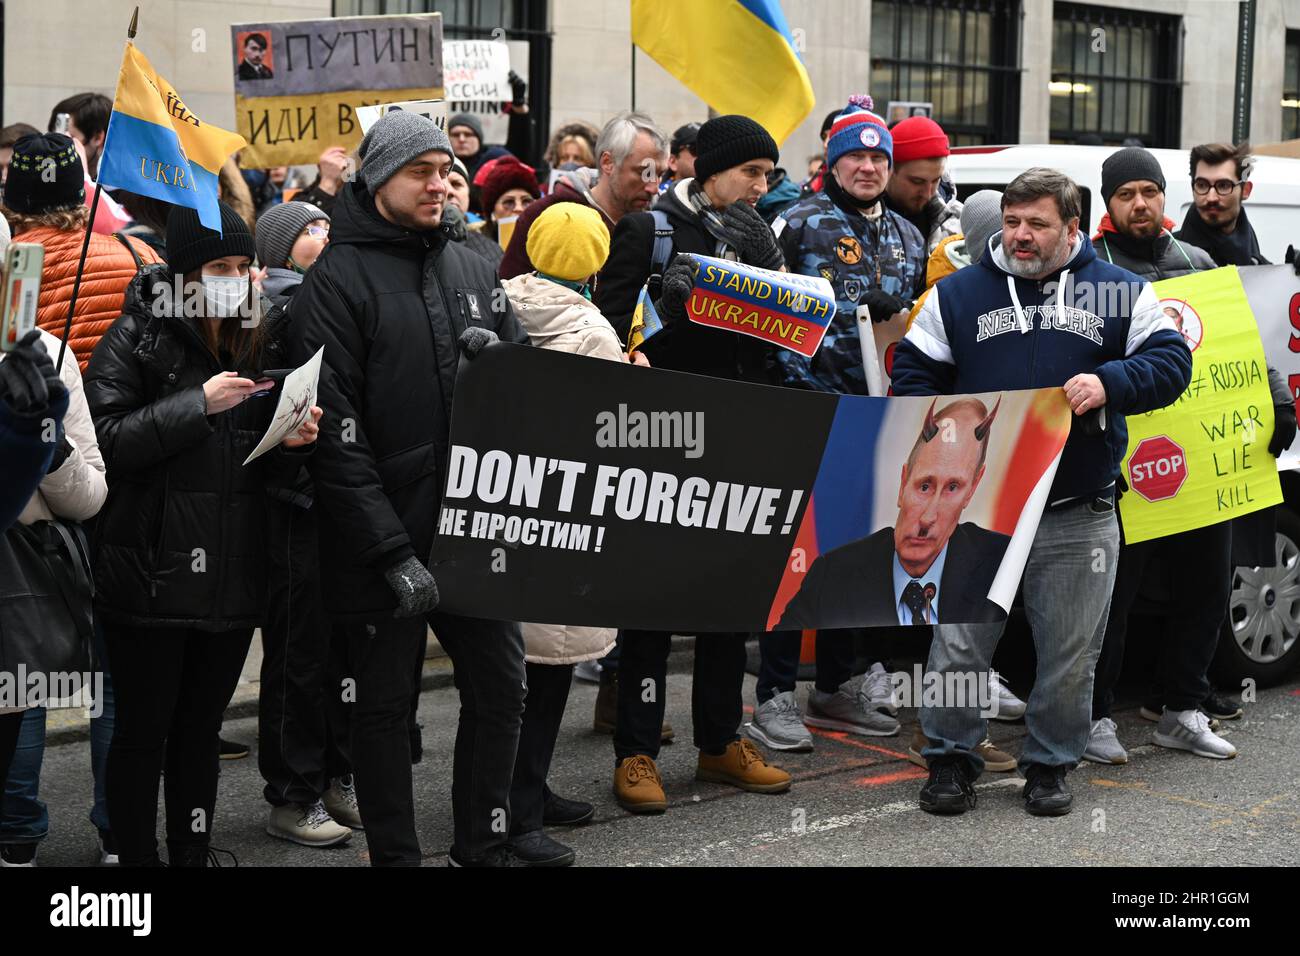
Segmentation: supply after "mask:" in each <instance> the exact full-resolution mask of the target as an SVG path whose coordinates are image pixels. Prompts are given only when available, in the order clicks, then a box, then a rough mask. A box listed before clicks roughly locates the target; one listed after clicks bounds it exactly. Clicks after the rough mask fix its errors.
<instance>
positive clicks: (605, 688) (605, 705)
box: [591, 672, 676, 744]
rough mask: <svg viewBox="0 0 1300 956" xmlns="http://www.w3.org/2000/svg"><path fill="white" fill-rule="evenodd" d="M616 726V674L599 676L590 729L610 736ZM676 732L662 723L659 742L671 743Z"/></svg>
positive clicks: (607, 673) (666, 723)
mask: <svg viewBox="0 0 1300 956" xmlns="http://www.w3.org/2000/svg"><path fill="white" fill-rule="evenodd" d="M617 726H618V673H617V672H614V673H609V672H606V673H605V674H601V675H600V689H599V690H598V691H596V712H595V714H594V715H593V717H592V720H591V729H592V730H594V731H595V732H596V733H598V734H612V733H613V732H614V728H615V727H617ZM675 735H676V731H674V730H673V725H672V724H670V723H668V721H667V720H665V721H664V725H663V726H662V727H661V728H660V729H659V742H660V743H661V744H667V743H671V742H672V739H673V737H674V736H675Z"/></svg>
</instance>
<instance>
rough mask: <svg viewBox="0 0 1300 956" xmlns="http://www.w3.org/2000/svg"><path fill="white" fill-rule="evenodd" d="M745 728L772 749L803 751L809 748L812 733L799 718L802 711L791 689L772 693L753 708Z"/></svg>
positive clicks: (801, 716) (810, 748) (750, 734)
mask: <svg viewBox="0 0 1300 956" xmlns="http://www.w3.org/2000/svg"><path fill="white" fill-rule="evenodd" d="M745 732H746V733H747V734H749V736H751V737H753V738H754V739H755V740H757V741H758V742H759V743H760V744H762V745H763V746H765V747H770V748H771V749H772V750H793V751H802V752H805V753H806V752H807V751H809V750H812V749H813V739H812V734H811V733H809V732H808V728H807V727H806V726H805V725H804V722H803V713H802V712H801V711H800V710H799V702H798V701H797V700H795V696H794V692H793V691H788V690H787V691H784V692H782V693H780V694H777V695H775V696H774V697H772V698H771V699H770V700H769V701H767V702H766V703H765V704H763V705H762V706H760V707H759V708H758V709H757V710H755V711H754V719H753V721H752V722H751V723H748V724H746V725H745Z"/></svg>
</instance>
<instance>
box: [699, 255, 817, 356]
mask: <svg viewBox="0 0 1300 956" xmlns="http://www.w3.org/2000/svg"><path fill="white" fill-rule="evenodd" d="M688 258H690V259H691V260H693V261H694V262H695V263H696V264H697V265H698V267H699V268H698V271H697V272H696V273H695V289H694V291H692V292H691V297H690V299H689V300H687V303H686V315H687V317H689V318H690V320H691V321H692V322H695V323H697V324H699V325H707V326H711V327H712V328H715V329H726V330H728V331H730V332H740V333H741V334H742V335H751V336H753V337H754V338H756V339H762V340H763V341H764V342H771V343H772V344H773V345H779V346H781V347H782V348H787V349H790V350H791V351H793V352H798V353H799V354H800V355H804V356H807V357H809V358H811V357H812V356H813V354H814V353H815V352H816V351H817V347H818V346H819V345H821V344H822V338H823V336H825V335H826V327H827V326H828V325H830V321H831V319H832V318H833V317H834V316H835V292H834V290H833V289H832V288H831V284H830V283H829V282H827V281H826V280H825V279H823V278H822V277H821V276H802V275H798V274H796V273H792V272H776V271H774V270H772V269H759V268H757V267H755V266H747V265H743V264H741V263H739V262H731V261H728V260H726V259H715V258H713V257H712V256H700V255H694V254H692V255H689V256H688Z"/></svg>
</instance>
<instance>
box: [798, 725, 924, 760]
mask: <svg viewBox="0 0 1300 956" xmlns="http://www.w3.org/2000/svg"><path fill="white" fill-rule="evenodd" d="M808 729H809V730H810V731H812V732H813V733H814V734H816V735H817V736H818V737H825V738H826V739H827V740H834V741H835V742H836V743H841V744H848V745H849V746H850V747H860V748H861V749H863V750H871V751H874V752H875V753H878V754H884V755H885V756H887V757H894V758H896V759H898V760H906V759H907V754H905V753H899V752H898V751H897V750H890V749H889V748H888V747H879V746H877V745H876V744H869V743H865V742H864V741H861V740H858V739H857V738H856V737H854V736H853V735H852V734H848V733H845V732H844V731H842V730H823V729H822V728H820V727H809V728H808Z"/></svg>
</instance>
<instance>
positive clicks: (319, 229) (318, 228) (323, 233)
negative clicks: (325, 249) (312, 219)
mask: <svg viewBox="0 0 1300 956" xmlns="http://www.w3.org/2000/svg"><path fill="white" fill-rule="evenodd" d="M306 231H307V235H309V236H311V237H312V238H313V239H328V238H329V237H330V227H329V226H322V225H319V224H317V223H312V224H311V225H310V226H308V227H307V230H306Z"/></svg>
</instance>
